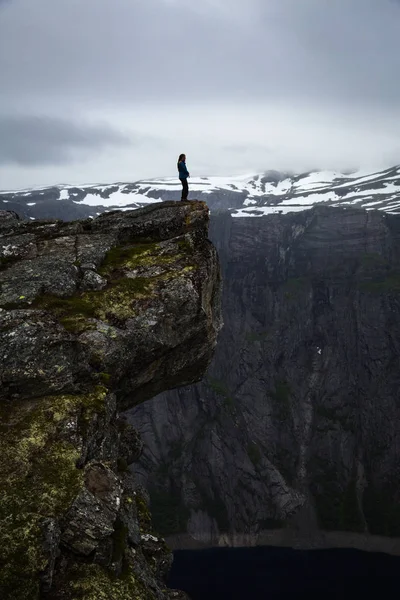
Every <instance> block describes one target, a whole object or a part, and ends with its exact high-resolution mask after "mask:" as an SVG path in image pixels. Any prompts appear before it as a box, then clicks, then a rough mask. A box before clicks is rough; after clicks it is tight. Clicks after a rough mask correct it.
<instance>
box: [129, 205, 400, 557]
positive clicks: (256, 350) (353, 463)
mask: <svg viewBox="0 0 400 600" xmlns="http://www.w3.org/2000/svg"><path fill="white" fill-rule="evenodd" d="M210 235H211V239H212V240H213V241H214V243H215V245H216V247H217V249H218V253H219V256H220V259H221V263H222V272H223V279H224V291H223V302H222V305H223V317H224V323H225V326H224V328H223V330H222V332H221V335H220V339H219V344H218V347H217V351H216V354H215V357H214V359H213V361H212V364H211V367H210V369H209V371H208V373H207V375H206V377H205V378H204V379H203V381H202V382H201V383H200V384H196V385H195V386H191V387H186V388H181V389H179V390H175V391H171V392H165V393H163V394H162V395H161V396H159V397H158V398H155V399H154V400H152V401H151V402H149V403H146V404H145V405H143V406H140V407H137V408H136V409H134V411H133V412H132V413H131V416H130V419H131V421H132V423H134V424H135V426H137V427H138V428H139V430H140V431H141V432H142V435H143V440H144V442H145V450H144V454H143V456H142V457H141V460H140V463H139V464H138V465H135V471H136V473H137V475H138V476H139V478H140V480H141V481H142V482H143V484H144V485H145V486H147V487H148V488H149V490H150V494H151V499H152V502H151V505H152V507H153V512H154V516H155V522H156V524H157V527H158V528H159V529H160V530H161V531H162V532H163V534H165V535H166V536H168V537H167V539H168V540H169V541H170V542H171V543H172V544H173V545H174V546H175V547H177V548H179V547H189V548H191V547H193V548H195V547H201V546H202V545H206V546H207V545H215V544H228V545H229V544H232V545H253V544H271V545H285V546H286V545H288V546H295V547H298V546H299V545H300V546H303V547H308V548H312V547H321V548H323V547H330V546H339V547H343V546H344V547H346V546H347V547H348V546H350V547H359V548H361V549H372V550H380V551H382V550H383V551H386V552H392V553H399V552H400V544H399V538H400V512H399V500H400V496H399V494H400V486H399V481H400V473H399V464H400V461H399V458H400V456H399V444H398V440H399V434H400V431H399V423H400V419H399V417H400V414H399V411H400V404H399V387H400V375H399V373H400V370H399V366H400V345H399V344H400V342H399V340H400V329H399V327H400V325H399V324H400V270H399V264H400V262H399V259H400V221H399V218H398V217H397V216H395V215H389V214H382V213H380V212H375V211H372V212H368V213H367V212H364V211H360V210H354V209H346V210H345V209H339V208H327V207H317V208H315V209H313V210H312V211H307V212H303V213H298V214H290V215H286V216H271V217H265V218H262V219H246V218H242V219H232V218H231V217H230V216H229V215H226V214H220V215H218V214H216V215H213V218H212V228H211V232H210Z"/></svg>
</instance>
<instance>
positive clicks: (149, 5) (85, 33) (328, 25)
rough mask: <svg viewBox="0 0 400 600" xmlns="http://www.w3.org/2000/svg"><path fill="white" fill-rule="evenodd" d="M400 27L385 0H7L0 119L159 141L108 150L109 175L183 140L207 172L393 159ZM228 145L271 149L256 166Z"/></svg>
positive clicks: (398, 8) (140, 166)
mask: <svg viewBox="0 0 400 600" xmlns="http://www.w3.org/2000/svg"><path fill="white" fill-rule="evenodd" d="M0 1H1V0H0ZM399 29H400V3H399V2H398V1H394V0H335V1H334V2H332V1H331V0H202V2H188V0H146V1H145V2H144V1H143V0H114V1H112V0H85V1H84V2H82V0H57V2H54V0H35V2H32V0H12V1H11V2H8V3H7V2H6V3H4V2H3V3H2V4H1V19H0V81H1V88H2V94H1V98H0V114H1V112H3V113H4V114H5V113H8V114H13V112H14V111H17V110H18V112H19V114H31V113H33V112H35V113H40V114H45V115H47V116H50V117H53V118H64V117H65V115H66V114H68V116H70V115H71V118H73V119H78V118H79V119H80V120H81V122H83V123H85V122H87V123H89V122H91V119H92V117H93V115H96V117H98V118H100V119H104V120H105V121H108V122H109V124H110V129H112V128H113V127H117V129H118V130H119V131H121V130H124V128H129V129H130V130H133V131H140V133H141V135H142V136H143V137H144V138H146V139H147V138H149V136H152V137H153V138H159V139H160V144H161V140H163V144H164V145H163V146H161V145H157V144H156V145H155V147H154V148H153V150H152V152H151V154H150V152H147V151H146V152H145V151H144V150H143V152H142V153H137V154H136V155H135V156H122V155H120V156H118V159H117V158H116V157H114V158H112V157H111V155H110V160H109V162H108V167H107V163H104V164H102V171H101V173H100V172H99V173H100V174H101V175H103V176H104V168H105V167H106V172H107V177H109V178H118V177H121V176H122V175H124V174H125V173H126V172H131V171H130V170H129V169H130V168H131V165H132V162H134V171H135V174H137V175H138V176H139V177H140V176H141V175H142V174H143V176H151V175H152V174H153V175H154V176H157V175H161V174H164V173H165V174H170V171H169V169H170V164H173V163H174V160H175V159H173V160H171V157H170V156H167V154H166V152H167V151H169V152H171V153H172V154H173V155H174V156H175V154H176V153H178V152H179V150H180V148H181V147H182V146H184V147H186V148H187V149H189V150H190V152H191V156H192V157H193V160H195V161H196V165H197V166H198V169H199V171H200V169H201V174H204V175H207V174H208V172H211V171H212V170H215V169H217V168H219V169H220V170H222V169H223V170H224V171H225V172H227V171H228V172H229V171H230V165H231V166H232V167H231V168H232V170H237V169H238V168H239V167H238V165H239V158H240V156H242V160H243V171H246V172H248V171H250V170H251V169H252V168H256V167H257V168H262V161H265V163H267V164H265V168H266V169H267V168H283V167H285V168H287V166H289V167H290V168H292V169H293V170H298V169H302V168H304V166H305V165H306V164H307V165H308V164H313V165H317V164H319V166H321V167H322V168H330V167H333V166H335V167H336V166H337V165H341V164H344V165H345V166H346V165H347V164H349V163H350V162H351V163H352V164H353V163H354V164H368V166H370V165H375V164H376V165H378V163H379V164H380V163H382V162H385V161H386V162H387V161H389V160H395V159H396V157H397V159H398V160H400V156H399V154H398V144H397V142H396V139H397V138H398V136H399V133H400V131H399V126H398V125H397V124H398V123H399V122H400V108H399V107H400V79H399V77H398V73H399V72H400V36H399V35H398V32H399ZM227 113H228V116H229V118H228V117H227ZM234 146H237V147H246V148H248V149H251V148H268V151H265V152H264V151H263V150H260V152H259V155H258V162H257V164H255V163H254V162H252V154H253V153H252V152H251V151H246V152H243V153H242V154H240V153H238V152H235V151H234V150H233V148H234ZM230 148H231V150H229V149H230ZM304 148H305V149H304ZM211 155H212V158H211ZM64 156H65V154H64ZM66 158H67V157H66ZM196 165H192V167H191V172H192V173H195V171H196ZM87 168H88V169H89V166H88V167H87ZM150 170H152V172H151V173H150ZM91 172H92V173H94V174H95V173H96V169H95V167H94V166H93V169H92V170H91ZM57 173H59V171H57ZM68 173H69V171H68V169H67V168H66V169H65V170H64V171H63V173H62V175H63V178H68V177H69V175H68ZM74 173H75V172H74ZM31 175H32V174H31V172H29V174H27V173H26V172H23V173H22V172H21V173H19V174H18V181H19V180H20V179H21V178H23V179H24V180H26V182H28V181H30V178H31ZM40 176H41V177H42V178H43V180H45V179H46V178H47V179H50V178H52V177H55V176H56V175H55V173H54V172H53V171H50V170H46V171H44V170H42V172H41V175H40ZM57 176H58V175H57ZM0 177H1V178H2V179H3V178H4V177H7V178H8V181H10V185H12V181H13V180H14V179H15V177H16V175H15V173H13V174H10V173H5V174H4V173H1V172H0Z"/></svg>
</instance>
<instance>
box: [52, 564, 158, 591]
mask: <svg viewBox="0 0 400 600" xmlns="http://www.w3.org/2000/svg"><path fill="white" fill-rule="evenodd" d="M61 593H62V596H61V597H62V598H63V600H127V599H128V598H129V600H155V596H154V594H153V592H152V591H151V590H150V589H148V588H146V587H145V585H144V584H143V582H141V581H140V580H139V578H138V577H137V576H136V575H135V574H134V571H133V569H132V566H131V565H129V564H126V565H125V568H124V570H123V573H122V575H121V576H120V577H115V576H113V575H112V574H111V573H108V572H107V571H106V570H105V569H104V568H103V567H101V566H99V565H96V564H85V563H75V564H74V565H73V566H72V567H71V569H70V572H69V576H68V581H67V582H65V584H64V586H63V588H62V591H61Z"/></svg>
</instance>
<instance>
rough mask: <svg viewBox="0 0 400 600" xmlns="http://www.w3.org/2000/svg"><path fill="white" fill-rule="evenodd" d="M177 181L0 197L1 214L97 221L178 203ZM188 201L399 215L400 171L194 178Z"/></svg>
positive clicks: (222, 206)
mask: <svg viewBox="0 0 400 600" xmlns="http://www.w3.org/2000/svg"><path fill="white" fill-rule="evenodd" d="M180 189H181V186H180V183H179V181H178V180H177V179H149V180H142V181H137V182H135V183H113V184H109V185H104V184H101V185H95V184H86V185H81V186H69V185H58V186H53V187H47V188H40V189H39V188H38V189H27V190H17V191H2V192H0V209H5V210H7V209H8V210H15V211H16V212H18V213H19V214H21V215H23V216H25V217H29V218H31V219H33V218H49V217H52V218H62V219H68V220H69V219H76V218H83V217H89V216H91V217H94V216H96V215H98V214H100V213H102V212H104V211H105V210H115V209H121V210H132V209H134V208H139V207H140V206H144V205H146V204H149V203H153V202H159V201H162V200H179V198H180ZM189 198H192V199H195V198H197V199H199V200H206V201H207V203H208V205H209V206H210V209H211V210H212V211H215V210H228V211H230V212H231V213H232V216H234V217H244V216H263V215H267V214H273V213H288V212H294V211H301V210H306V209H308V208H311V207H312V206H314V205H315V204H317V203H318V204H320V203H324V204H328V205H331V206H352V207H359V208H365V209H367V210H373V209H377V210H384V211H386V212H390V213H400V166H396V167H391V168H389V169H386V170H384V171H379V172H375V173H365V172H363V173H361V172H358V173H352V174H343V173H338V172H333V171H315V172H311V173H304V174H302V175H290V174H287V173H278V172H276V171H268V172H266V173H264V174H257V175H243V176H240V177H194V178H191V179H190V195H189Z"/></svg>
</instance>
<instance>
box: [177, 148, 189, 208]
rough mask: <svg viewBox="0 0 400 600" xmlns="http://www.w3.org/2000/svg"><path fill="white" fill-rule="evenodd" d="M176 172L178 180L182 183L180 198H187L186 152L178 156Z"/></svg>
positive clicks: (187, 173) (187, 172)
mask: <svg viewBox="0 0 400 600" xmlns="http://www.w3.org/2000/svg"><path fill="white" fill-rule="evenodd" d="M178 172H179V180H180V182H181V184H182V198H181V200H187V199H188V195H189V185H188V177H190V173H189V171H188V170H187V168H186V154H180V155H179V158H178Z"/></svg>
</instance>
